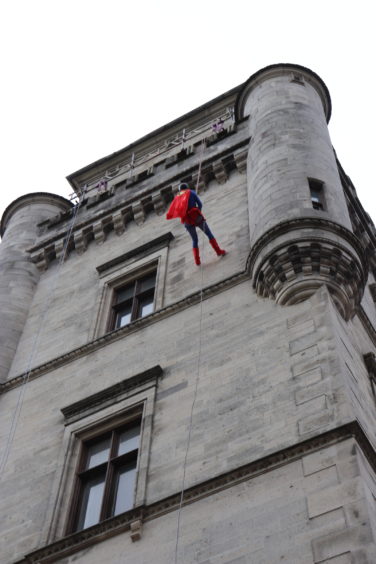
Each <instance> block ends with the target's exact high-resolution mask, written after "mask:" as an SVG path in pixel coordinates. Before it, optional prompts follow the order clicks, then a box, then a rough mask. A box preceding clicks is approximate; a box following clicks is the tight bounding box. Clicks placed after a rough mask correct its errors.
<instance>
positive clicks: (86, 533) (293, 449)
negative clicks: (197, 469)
mask: <svg viewBox="0 0 376 564" xmlns="http://www.w3.org/2000/svg"><path fill="white" fill-rule="evenodd" d="M351 438H354V439H355V440H356V441H357V444H358V445H359V447H360V448H361V449H362V451H363V453H364V455H365V456H366V458H367V460H368V462H369V463H370V465H371V467H372V468H373V469H375V470H376V455H375V450H374V449H373V447H372V445H371V444H370V442H369V440H368V438H367V437H366V435H365V434H364V432H363V430H362V429H361V427H360V425H359V423H358V422H357V421H353V422H350V423H347V424H345V425H343V426H341V427H338V428H336V429H333V430H331V431H328V432H326V433H323V434H321V435H318V436H315V437H313V438H311V439H307V440H305V441H303V442H300V443H297V444H294V445H292V446H289V447H287V448H285V449H283V450H280V451H277V452H274V453H272V454H270V455H268V456H265V457H264V458H261V459H258V460H255V461H252V462H250V463H248V464H245V465H244V466H241V467H239V468H235V469H233V470H230V471H228V472H226V473H224V474H220V475H219V476H215V477H213V478H211V479H209V480H206V481H204V482H201V483H199V484H197V485H195V486H192V487H191V488H188V489H186V490H185V491H184V496H183V503H182V506H183V507H184V506H186V505H188V504H192V503H195V502H196V501H199V500H201V499H203V498H205V497H209V496H211V495H214V494H217V493H219V492H221V491H223V490H224V489H228V488H230V487H233V486H236V485H237V484H240V483H242V482H246V481H248V480H251V479H253V478H255V477H256V476H258V475H260V474H264V473H266V472H270V471H272V470H274V469H276V468H279V467H281V466H284V465H286V464H289V463H291V462H293V461H295V460H298V459H300V458H301V457H302V456H307V455H308V454H311V453H313V452H316V451H318V450H320V449H322V448H326V447H329V446H331V445H334V444H338V443H339V442H342V441H345V440H348V439H351ZM180 501H181V492H177V493H175V494H173V495H171V496H169V497H167V498H164V499H161V500H158V501H156V502H155V503H152V504H150V505H143V506H140V507H137V508H134V509H131V510H130V511H127V512H125V513H122V514H121V515H118V516H116V517H112V518H110V519H106V520H105V521H103V522H102V523H99V524H97V525H93V526H92V527H89V528H88V529H85V530H83V531H79V532H77V533H73V534H71V535H69V536H66V537H63V538H62V539H59V540H57V541H55V542H53V543H51V544H49V545H47V546H44V547H42V548H39V549H37V550H35V551H33V552H31V553H30V554H28V555H27V556H25V558H23V559H22V560H19V561H18V562H17V563H16V564H37V563H39V564H50V563H52V562H56V561H57V560H60V559H62V558H64V557H67V556H69V555H71V554H74V553H75V552H78V551H81V550H83V549H85V548H87V547H89V546H92V545H94V544H96V543H98V542H101V541H103V540H105V539H107V538H110V537H112V536H115V535H118V534H120V533H123V532H125V531H130V533H131V535H132V531H133V529H135V528H136V529H137V530H140V529H141V524H142V523H145V522H147V521H151V520H152V519H157V518H158V517H161V516H163V515H165V514H167V513H170V512H172V511H176V510H178V509H179V507H180ZM132 523H137V526H136V527H133V528H132ZM132 540H133V539H132ZM134 540H137V539H134Z"/></svg>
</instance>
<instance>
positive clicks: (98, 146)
mask: <svg viewBox="0 0 376 564" xmlns="http://www.w3.org/2000/svg"><path fill="white" fill-rule="evenodd" d="M373 7H374V6H373V2H372V1H367V0H358V1H357V2H353V1H351V2H350V1H347V0H341V1H340V0H325V1H324V0H315V1H307V0H306V1H304V0H300V1H293V0H284V1H281V0H280V1H267V0H265V1H264V2H254V1H253V0H248V1H245V0H232V1H231V2H224V1H222V0H190V1H189V2H184V3H183V2H179V1H177V0H175V1H170V0H154V1H151V0H149V1H148V0H138V1H137V2H130V1H127V0H102V1H101V0H64V1H63V0H3V2H2V4H1V8H0V48H1V56H2V64H1V78H2V86H1V89H0V96H1V105H0V107H1V124H0V125H1V133H0V135H1V153H0V154H1V158H2V167H1V169H2V182H1V201H0V213H2V212H3V210H4V208H5V207H6V206H7V205H8V204H9V203H10V202H11V201H12V200H14V199H15V198H17V197H18V196H21V195H22V194H25V193H28V192H34V191H45V192H53V193H56V194H60V195H62V196H65V197H69V194H70V193H71V189H70V186H69V184H68V182H67V181H66V180H65V177H66V176H67V175H68V174H70V173H72V172H75V171H76V170H78V169H79V168H81V167H83V166H86V165H88V164H90V163H91V162H93V161H95V160H97V159H99V158H102V157H104V156H106V155H108V154H110V153H112V152H114V151H117V150H119V149H121V148H122V147H125V146H126V145H128V144H129V143H131V142H133V141H135V140H136V139H138V138H139V137H141V136H143V135H145V134H146V133H148V132H150V131H152V130H154V129H156V128H157V127H159V126H162V125H164V124H165V123H167V122H169V121H171V120H173V119H175V118H177V117H179V116H180V115H182V114H184V113H186V112H188V111H190V110H192V109H194V108H196V107H197V106H199V105H200V104H203V103H205V102H207V101H209V100H211V99H212V98H214V97H216V96H219V95H220V94H222V93H223V92H226V91H227V90H229V89H230V88H232V87H234V86H237V85H238V84H241V83H242V82H244V81H245V80H246V79H247V78H248V77H249V76H250V75H251V74H253V73H254V72H256V71H257V70H259V69H260V68H262V67H264V66H266V65H269V64H274V63H279V62H289V63H298V64H301V65H304V66H307V67H309V68H311V69H312V70H313V71H315V72H316V73H317V74H319V76H321V78H322V79H323V80H324V82H325V83H326V85H327V86H328V88H329V91H330V94H331V98H332V105H333V112H332V119H331V122H330V125H329V129H330V133H331V138H332V142H333V145H334V147H335V149H336V151H337V155H338V158H339V160H340V161H341V164H342V166H343V167H344V169H345V171H346V173H347V174H348V175H349V176H350V177H351V179H352V180H353V182H354V184H355V187H356V189H357V192H358V195H359V197H360V199H361V201H362V203H363V205H364V207H365V208H366V210H367V211H368V212H369V213H370V215H371V216H372V217H373V220H374V221H375V220H376V197H375V175H374V170H373V160H374V159H375V156H374V154H373V149H374V143H373V139H374V135H375V132H376V117H375V100H374V98H375V92H376V88H375V69H374V66H375V63H374V60H375V53H376V49H375V31H374V24H375V17H374V15H373V13H372V11H371V9H372V8H373Z"/></svg>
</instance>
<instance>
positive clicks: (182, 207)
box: [166, 190, 191, 221]
mask: <svg viewBox="0 0 376 564" xmlns="http://www.w3.org/2000/svg"><path fill="white" fill-rule="evenodd" d="M190 193H191V191H190V190H184V192H179V194H177V195H176V196H175V198H174V199H173V200H172V202H171V205H170V207H169V208H168V211H167V214H166V219H173V218H175V217H180V219H181V220H182V221H183V219H184V218H185V216H186V215H187V210H188V201H189V195H190Z"/></svg>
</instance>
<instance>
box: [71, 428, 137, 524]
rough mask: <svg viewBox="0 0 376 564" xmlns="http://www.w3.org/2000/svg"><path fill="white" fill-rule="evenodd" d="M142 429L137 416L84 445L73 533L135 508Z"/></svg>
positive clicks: (74, 509)
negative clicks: (133, 419)
mask: <svg viewBox="0 0 376 564" xmlns="http://www.w3.org/2000/svg"><path fill="white" fill-rule="evenodd" d="M140 428H141V421H140V420H139V419H137V420H135V421H132V423H130V424H128V425H126V426H123V427H119V428H116V429H114V430H112V431H110V432H108V433H106V434H104V435H101V436H99V437H96V438H95V439H91V440H90V441H85V442H84V443H83V444H82V454H81V458H80V462H79V466H78V471H77V485H76V495H75V507H73V514H72V519H71V527H70V529H71V532H73V531H80V530H82V529H86V528H87V527H90V526H92V525H96V524H97V523H99V522H100V521H103V520H104V519H107V518H109V517H113V516H114V515H118V514H119V513H123V512H124V511H128V510H129V509H131V508H132V507H133V503H134V496H135V486H136V470H137V458H138V450H139V442H140Z"/></svg>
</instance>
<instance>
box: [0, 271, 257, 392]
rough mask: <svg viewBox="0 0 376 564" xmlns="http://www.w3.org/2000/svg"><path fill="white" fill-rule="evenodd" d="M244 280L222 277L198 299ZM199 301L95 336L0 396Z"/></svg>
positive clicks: (0, 388)
mask: <svg viewBox="0 0 376 564" xmlns="http://www.w3.org/2000/svg"><path fill="white" fill-rule="evenodd" d="M248 279H249V275H248V273H247V272H245V271H242V272H238V273H236V274H234V275H232V276H230V277H229V278H226V279H224V280H221V281H220V282H217V283H216V284H213V285H212V286H208V287H206V288H204V289H203V291H202V299H203V300H207V299H209V298H211V297H212V296H215V295H217V294H219V293H220V292H224V291H226V290H227V289H229V288H232V287H233V286H236V285H237V284H241V283H242V282H244V281H245V280H248ZM200 300H201V290H198V291H197V292H194V293H193V294H190V295H189V296H187V297H185V298H183V299H182V300H179V301H178V302H175V303H173V304H171V305H168V306H166V307H164V308H162V309H159V310H157V311H155V312H154V313H151V314H150V315H147V316H145V317H143V318H141V319H136V321H133V322H132V323H129V325H125V326H124V327H121V328H119V329H115V330H114V331H110V332H109V333H106V334H105V335H102V336H101V337H98V338H97V339H95V340H93V341H90V342H89V343H86V344H85V345H81V346H80V347H77V348H76V349H72V350H71V351H69V352H67V353H65V354H62V355H61V356H58V357H56V358H54V359H52V360H49V361H47V362H44V363H43V364H41V365H39V366H37V367H35V368H33V369H32V370H30V371H29V372H25V373H23V374H20V375H18V376H16V377H15V378H12V379H11V380H8V381H7V382H4V383H3V384H0V395H1V394H2V393H5V392H8V391H9V390H12V389H14V388H17V387H18V386H22V385H24V384H25V383H26V382H29V381H31V380H35V379H36V378H39V376H42V375H43V374H46V373H47V372H49V371H50V370H55V369H56V368H60V367H61V366H65V365H67V364H69V363H70V362H73V361H75V360H77V359H78V358H82V357H84V356H86V355H87V354H90V353H92V352H94V351H96V350H98V349H100V348H102V347H104V346H106V345H107V344H109V343H112V342H114V341H118V340H120V339H122V338H124V337H126V336H127V335H130V334H132V333H135V332H136V331H140V330H141V329H143V328H144V327H148V326H149V325H152V324H153V323H156V322H158V321H160V320H162V319H165V318H167V317H170V316H171V315H174V314H175V313H178V312H180V311H183V310H185V309H187V308H188V307H191V306H194V305H197V304H199V303H200Z"/></svg>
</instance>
